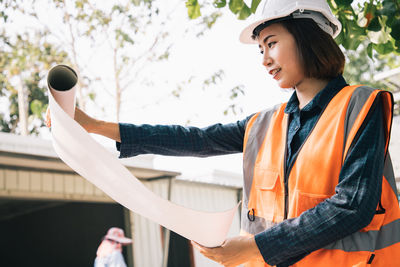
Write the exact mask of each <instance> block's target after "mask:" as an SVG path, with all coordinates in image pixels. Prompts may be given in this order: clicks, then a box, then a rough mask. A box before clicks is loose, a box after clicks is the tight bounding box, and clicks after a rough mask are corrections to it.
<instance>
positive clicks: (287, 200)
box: [283, 117, 290, 220]
mask: <svg viewBox="0 0 400 267" xmlns="http://www.w3.org/2000/svg"><path fill="white" fill-rule="evenodd" d="M289 123H290V120H289V117H288V119H287V125H286V138H285V154H284V156H283V184H284V189H283V190H284V194H285V207H284V213H283V219H284V220H286V219H287V217H288V209H289V182H288V178H289V177H286V176H288V175H287V164H286V161H287V138H288V133H289Z"/></svg>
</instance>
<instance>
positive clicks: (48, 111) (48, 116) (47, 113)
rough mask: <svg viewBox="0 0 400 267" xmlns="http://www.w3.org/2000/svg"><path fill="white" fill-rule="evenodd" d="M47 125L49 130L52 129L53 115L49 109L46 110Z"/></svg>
mask: <svg viewBox="0 0 400 267" xmlns="http://www.w3.org/2000/svg"><path fill="white" fill-rule="evenodd" d="M45 123H46V126H47V127H48V128H51V115H50V108H49V107H48V108H47V110H46V116H45Z"/></svg>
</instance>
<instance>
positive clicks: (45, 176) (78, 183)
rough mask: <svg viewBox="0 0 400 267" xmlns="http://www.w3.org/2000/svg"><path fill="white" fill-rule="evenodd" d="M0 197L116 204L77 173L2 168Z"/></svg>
mask: <svg viewBox="0 0 400 267" xmlns="http://www.w3.org/2000/svg"><path fill="white" fill-rule="evenodd" d="M0 196H3V197H17V198H18V197H23V198H38V199H56V200H79V201H95V202H98V201H100V202H113V200H112V199H111V198H109V197H108V196H107V195H106V194H104V193H103V192H102V191H101V190H99V189H98V188H97V187H95V186H94V185H93V184H91V183H90V182H88V181H87V180H86V179H83V178H82V177H80V176H79V175H76V174H67V173H56V172H46V171H36V170H24V169H21V170H20V169H9V168H0Z"/></svg>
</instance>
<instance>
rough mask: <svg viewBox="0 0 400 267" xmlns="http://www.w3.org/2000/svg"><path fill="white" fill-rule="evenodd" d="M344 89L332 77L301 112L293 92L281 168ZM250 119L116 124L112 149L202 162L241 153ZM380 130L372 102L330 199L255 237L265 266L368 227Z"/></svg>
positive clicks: (378, 178) (377, 189) (377, 181)
mask: <svg viewBox="0 0 400 267" xmlns="http://www.w3.org/2000/svg"><path fill="white" fill-rule="evenodd" d="M346 85H347V84H346V81H345V80H344V79H343V77H342V76H338V77H337V78H335V79H333V80H331V81H330V82H329V83H328V85H327V86H326V87H325V88H324V89H323V90H321V91H320V92H319V93H318V94H317V95H316V96H315V97H314V98H313V99H312V100H311V101H310V102H309V103H308V104H307V105H306V106H305V107H304V108H303V109H301V110H300V109H299V107H298V105H299V102H298V99H297V96H296V92H294V93H293V95H292V97H291V98H290V100H289V101H288V104H287V106H286V109H285V112H286V113H288V114H289V120H290V121H289V129H288V137H287V142H288V144H287V147H288V150H287V162H286V165H287V167H290V166H291V165H293V163H294V160H295V156H296V154H297V152H298V151H299V149H300V147H301V145H302V144H303V143H304V141H305V139H306V137H307V136H308V135H309V133H310V132H311V130H312V129H313V127H314V125H315V124H316V122H317V119H318V117H319V116H320V114H321V112H322V110H323V109H324V107H325V106H326V105H327V104H328V103H329V102H330V100H331V99H332V98H333V97H334V96H335V95H336V93H337V92H339V91H340V90H341V89H342V88H343V87H345V86H346ZM250 118H251V116H249V117H247V118H246V119H244V120H241V121H238V122H236V123H231V124H225V125H222V124H215V125H212V126H209V127H206V128H201V129H200V128H196V127H183V126H178V125H169V126H162V125H155V126H151V125H132V124H124V123H121V124H120V133H121V143H117V149H118V150H119V151H120V152H121V153H120V157H130V156H135V155H139V154H147V153H152V154H161V155H174V156H198V157H207V156H215V155H223V154H230V153H238V152H243V139H244V133H245V129H246V123H247V121H248V120H249V119H250ZM383 129H384V128H383V110H382V103H378V105H376V108H375V109H374V110H373V111H372V114H371V117H370V119H369V121H368V122H367V123H366V127H365V128H364V129H363V131H362V133H361V134H360V135H359V137H358V139H357V140H355V141H354V142H355V143H354V146H353V148H352V150H351V151H349V153H348V154H347V157H346V159H345V161H344V164H343V167H342V169H341V172H340V177H339V184H338V185H337V186H336V194H335V195H334V196H332V197H331V198H329V199H327V200H326V201H324V202H322V203H320V204H319V205H317V206H316V207H315V208H314V209H311V210H308V211H306V212H304V213H303V214H301V215H300V216H299V217H297V218H292V219H288V220H285V221H283V222H282V223H280V224H277V225H276V226H273V227H272V228H269V229H267V230H265V231H264V232H261V233H259V234H257V235H256V236H255V240H256V243H257V246H258V248H259V250H260V252H261V254H262V255H263V257H264V260H265V261H266V262H267V263H268V264H270V265H277V266H279V267H281V266H282V267H283V266H289V265H291V264H294V263H295V262H297V261H299V260H300V259H302V258H303V257H305V256H306V255H308V254H309V253H311V252H313V251H315V250H317V249H320V248H323V247H324V246H326V245H328V244H330V243H332V242H334V241H336V240H339V239H341V238H343V237H345V236H347V235H350V234H352V233H354V232H356V231H358V230H360V229H362V228H363V227H365V226H367V225H368V224H369V222H370V221H371V220H372V217H373V216H374V214H375V210H376V207H377V205H378V202H379V198H380V195H381V183H382V173H383V166H384V154H385V151H384V148H385V137H384V130H383ZM288 169H289V168H288ZM315 179H318V177H317V176H316V177H315Z"/></svg>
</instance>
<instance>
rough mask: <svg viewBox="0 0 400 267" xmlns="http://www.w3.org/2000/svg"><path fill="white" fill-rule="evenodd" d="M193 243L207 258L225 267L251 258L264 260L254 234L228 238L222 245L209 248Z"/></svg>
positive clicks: (231, 266)
mask: <svg viewBox="0 0 400 267" xmlns="http://www.w3.org/2000/svg"><path fill="white" fill-rule="evenodd" d="M192 245H193V246H194V247H195V248H197V249H198V250H199V252H200V253H201V254H203V255H204V256H206V257H207V258H209V259H211V260H213V261H216V262H218V263H220V264H222V265H223V266H225V267H233V266H238V265H240V264H242V263H245V262H247V261H249V260H255V259H257V260H260V261H262V262H264V259H263V258H262V256H261V253H260V251H259V250H258V247H257V244H256V241H255V240H254V237H253V236H237V237H233V238H228V239H227V240H225V242H224V243H223V244H222V245H221V246H220V247H215V248H207V247H203V246H202V245H200V244H197V243H196V242H194V241H192Z"/></svg>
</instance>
